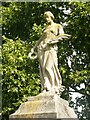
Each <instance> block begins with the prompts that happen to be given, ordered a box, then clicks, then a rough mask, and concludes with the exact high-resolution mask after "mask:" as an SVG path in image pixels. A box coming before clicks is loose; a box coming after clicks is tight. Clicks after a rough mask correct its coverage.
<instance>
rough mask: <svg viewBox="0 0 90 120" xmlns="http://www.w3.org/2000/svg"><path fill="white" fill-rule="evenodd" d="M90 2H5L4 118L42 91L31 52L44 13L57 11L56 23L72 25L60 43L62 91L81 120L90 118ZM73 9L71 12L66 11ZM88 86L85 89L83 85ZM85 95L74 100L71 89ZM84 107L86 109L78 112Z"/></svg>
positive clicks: (3, 6) (3, 30)
mask: <svg viewBox="0 0 90 120" xmlns="http://www.w3.org/2000/svg"><path fill="white" fill-rule="evenodd" d="M89 6H90V2H87V3H84V2H75V3H74V2H73V3H72V2H70V3H69V2H68V3H67V2H66V3H65V2H60V3H55V2H50V3H49V2H46V3H39V2H37V3H33V2H3V3H2V34H3V40H2V42H3V56H2V57H3V61H2V63H3V76H2V78H3V79H2V88H3V89H2V92H3V94H2V96H3V120H5V119H6V120H8V115H9V114H11V113H13V112H14V111H15V110H16V109H17V108H18V106H19V105H20V103H21V102H23V101H26V100H27V98H28V96H32V95H37V94H38V93H39V92H40V80H39V70H38V65H39V64H38V61H37V59H36V60H30V59H29V58H28V53H29V52H30V50H31V48H32V47H33V46H34V45H35V43H36V42H37V40H38V39H39V38H40V36H41V34H42V31H43V29H44V26H45V24H44V23H45V21H44V19H43V13H44V12H45V11H47V10H50V11H51V12H53V14H54V16H55V22H57V23H64V22H66V23H67V24H68V25H67V27H65V28H64V30H65V33H68V34H70V35H71V38H70V39H68V40H64V41H62V42H60V43H59V44H58V47H59V51H58V58H59V59H58V60H59V69H60V73H61V75H62V79H63V85H65V91H64V92H63V94H62V97H63V98H64V99H67V100H68V101H69V102H70V105H71V106H73V107H74V108H75V111H76V113H77V115H78V117H79V119H80V120H89V118H90V116H89V112H90V100H89V94H90V83H89V82H90V52H89V46H90V34H89V33H90V24H89V21H90V10H89V9H90V7H89ZM67 10H69V12H70V14H69V13H67V12H65V11H67ZM82 84H83V85H84V88H81V87H80V86H81V85H82ZM71 88H72V89H73V90H74V92H79V93H81V94H82V95H83V96H82V97H81V98H79V97H78V98H76V102H73V101H71V97H70V94H71V93H70V91H71V90H70V89H71ZM78 106H82V111H81V112H79V111H78Z"/></svg>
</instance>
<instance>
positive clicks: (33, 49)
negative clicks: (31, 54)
mask: <svg viewBox="0 0 90 120" xmlns="http://www.w3.org/2000/svg"><path fill="white" fill-rule="evenodd" d="M41 41H42V37H41V38H40V39H39V40H38V42H37V43H36V44H35V46H34V47H33V48H32V49H31V51H35V49H36V48H37V46H38V45H39V44H40V42H41Z"/></svg>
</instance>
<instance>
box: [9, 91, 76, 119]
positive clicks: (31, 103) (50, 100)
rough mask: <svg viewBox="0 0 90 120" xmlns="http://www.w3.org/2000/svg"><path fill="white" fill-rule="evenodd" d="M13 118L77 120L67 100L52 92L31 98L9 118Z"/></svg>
mask: <svg viewBox="0 0 90 120" xmlns="http://www.w3.org/2000/svg"><path fill="white" fill-rule="evenodd" d="M9 118H10V119H9V120H12V118H13V119H14V118H15V119H16V118H56V119H58V118H77V116H76V114H75V112H74V110H73V109H72V108H71V107H69V104H68V102H67V101H66V100H64V99H62V98H60V97H59V96H58V95H57V94H52V93H50V92H45V93H40V94H39V95H37V96H33V97H29V98H28V101H27V102H24V103H22V104H21V105H20V107H19V109H18V110H17V111H16V112H15V113H13V114H11V115H10V116H9Z"/></svg>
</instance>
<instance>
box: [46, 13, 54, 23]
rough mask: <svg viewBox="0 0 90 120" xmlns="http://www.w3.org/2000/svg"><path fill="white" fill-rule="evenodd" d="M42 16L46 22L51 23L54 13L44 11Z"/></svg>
mask: <svg viewBox="0 0 90 120" xmlns="http://www.w3.org/2000/svg"><path fill="white" fill-rule="evenodd" d="M44 17H45V19H46V21H47V22H48V23H51V22H52V21H53V19H54V15H53V14H52V13H51V12H50V11H47V12H45V13H44Z"/></svg>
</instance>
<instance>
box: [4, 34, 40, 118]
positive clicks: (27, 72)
mask: <svg viewBox="0 0 90 120" xmlns="http://www.w3.org/2000/svg"><path fill="white" fill-rule="evenodd" d="M3 42H4V43H3V76H2V77H3V79H2V83H3V84H2V93H3V94H2V97H3V116H4V117H5V114H6V113H8V114H10V113H11V112H13V111H14V110H15V109H16V108H17V107H18V106H19V105H20V103H21V102H22V101H26V100H27V97H28V96H29V95H37V94H38V93H39V91H40V80H39V78H38V76H37V74H35V73H33V72H32V71H33V70H35V69H37V66H36V65H35V63H33V62H32V61H30V60H29V58H28V44H27V43H26V42H22V41H21V40H20V39H19V38H18V39H17V40H15V41H13V40H12V39H8V38H6V37H5V36H3ZM32 65H33V66H34V65H35V66H34V67H35V68H34V69H33V68H32ZM31 70H32V71H31ZM35 71H36V72H38V70H35Z"/></svg>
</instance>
